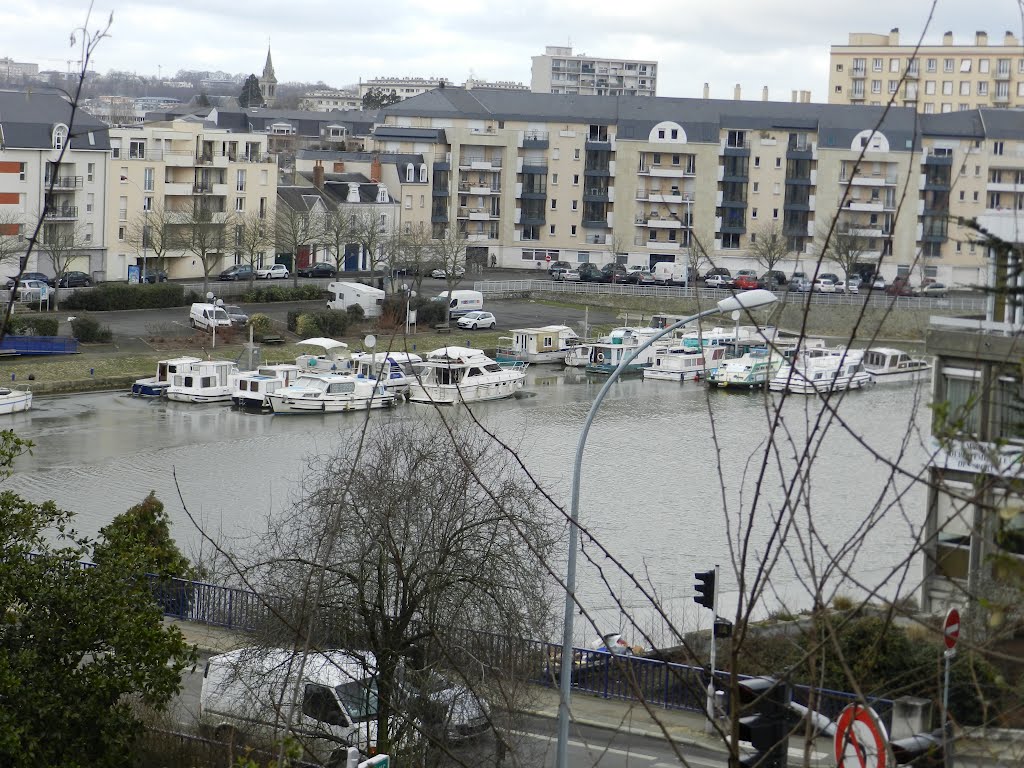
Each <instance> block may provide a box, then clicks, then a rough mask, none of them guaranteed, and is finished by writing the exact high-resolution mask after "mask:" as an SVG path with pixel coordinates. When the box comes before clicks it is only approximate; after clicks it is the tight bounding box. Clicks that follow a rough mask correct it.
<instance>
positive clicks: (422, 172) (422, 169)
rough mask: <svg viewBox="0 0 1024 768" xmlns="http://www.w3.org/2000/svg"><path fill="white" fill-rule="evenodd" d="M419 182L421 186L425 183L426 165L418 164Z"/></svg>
mask: <svg viewBox="0 0 1024 768" xmlns="http://www.w3.org/2000/svg"><path fill="white" fill-rule="evenodd" d="M420 182H421V183H423V184H426V183H427V164H426V163H420Z"/></svg>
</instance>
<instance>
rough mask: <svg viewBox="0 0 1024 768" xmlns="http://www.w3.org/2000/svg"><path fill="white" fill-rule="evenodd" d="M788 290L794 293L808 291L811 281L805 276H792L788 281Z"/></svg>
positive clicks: (809, 290)
mask: <svg viewBox="0 0 1024 768" xmlns="http://www.w3.org/2000/svg"><path fill="white" fill-rule="evenodd" d="M788 290H789V291H792V292H796V293H810V292H811V281H810V280H808V279H807V278H806V277H794V278H793V279H792V280H790V281H789V286H788Z"/></svg>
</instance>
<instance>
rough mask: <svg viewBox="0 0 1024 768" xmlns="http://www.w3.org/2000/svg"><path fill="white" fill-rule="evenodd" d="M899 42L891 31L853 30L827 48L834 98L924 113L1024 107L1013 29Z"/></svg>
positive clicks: (1023, 62)
mask: <svg viewBox="0 0 1024 768" xmlns="http://www.w3.org/2000/svg"><path fill="white" fill-rule="evenodd" d="M916 43H917V41H916V40H914V41H911V43H910V44H907V43H903V44H901V43H900V31H899V29H898V28H896V29H893V30H892V31H891V32H889V34H888V35H882V34H870V33H863V32H854V33H850V35H849V41H848V43H847V44H846V45H833V46H832V47H831V49H830V54H829V59H830V61H829V65H830V66H829V87H828V100H829V103H830V104H866V105H870V106H879V105H883V104H888V103H889V101H890V99H891V100H892V101H893V103H894V104H896V105H898V106H901V107H909V108H911V109H916V110H917V111H918V112H921V113H923V114H928V115H930V114H940V113H943V112H960V111H967V110H972V109H982V108H986V107H1015V108H1018V109H1019V108H1021V107H1024V46H1022V45H1021V43H1020V41H1019V40H1018V39H1017V38H1016V36H1015V35H1014V34H1013V33H1012V32H1006V33H1005V34H1004V35H1003V39H1002V41H1000V42H992V41H990V40H989V37H988V34H987V33H985V32H977V33H976V34H975V36H974V44H973V45H962V44H961V45H955V44H954V42H953V33H952V32H947V33H946V34H944V35H943V36H942V45H922V46H920V47H917V46H916Z"/></svg>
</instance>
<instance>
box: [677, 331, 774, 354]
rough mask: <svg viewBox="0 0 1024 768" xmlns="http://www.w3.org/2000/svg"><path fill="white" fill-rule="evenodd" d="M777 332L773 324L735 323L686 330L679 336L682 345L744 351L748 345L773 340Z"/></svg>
mask: <svg viewBox="0 0 1024 768" xmlns="http://www.w3.org/2000/svg"><path fill="white" fill-rule="evenodd" d="M777 334H778V330H777V329H776V328H775V327H774V326H765V327H759V326H756V325H736V326H733V327H732V328H724V327H722V326H719V325H716V326H715V327H713V328H710V329H701V330H699V331H687V332H686V333H683V334H682V335H681V337H680V338H681V339H682V344H683V345H684V346H698V345H699V346H702V347H728V348H730V349H733V350H743V351H744V352H745V351H747V350H748V349H749V348H750V347H760V346H764V345H765V344H769V343H771V342H773V341H774V340H775V337H776V336H777ZM731 354H735V352H733V353H731Z"/></svg>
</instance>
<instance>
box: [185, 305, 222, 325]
mask: <svg viewBox="0 0 1024 768" xmlns="http://www.w3.org/2000/svg"><path fill="white" fill-rule="evenodd" d="M188 319H189V322H190V323H191V324H192V327H193V328H202V329H203V330H206V331H209V330H210V329H212V328H214V327H217V328H230V327H231V318H230V317H229V316H228V313H227V312H226V311H225V310H224V307H223V306H221V305H219V304H201V303H196V304H193V305H192V309H190V310H189V313H188Z"/></svg>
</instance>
